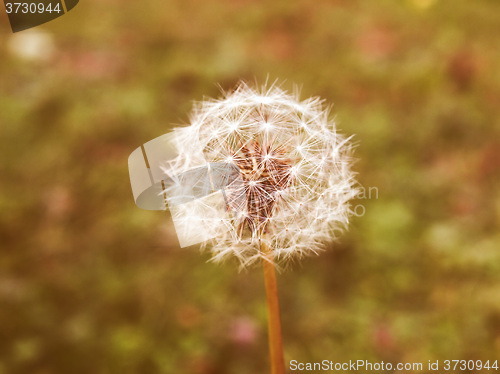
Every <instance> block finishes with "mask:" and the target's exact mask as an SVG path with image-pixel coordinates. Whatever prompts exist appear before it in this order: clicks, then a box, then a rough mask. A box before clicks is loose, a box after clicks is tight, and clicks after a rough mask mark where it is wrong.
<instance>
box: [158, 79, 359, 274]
mask: <svg viewBox="0 0 500 374" xmlns="http://www.w3.org/2000/svg"><path fill="white" fill-rule="evenodd" d="M328 114H329V113H328V109H326V108H325V107H324V106H323V101H322V100H320V99H319V98H309V99H307V100H303V101H300V99H299V97H298V94H289V93H287V92H286V91H284V90H282V89H281V88H279V87H277V86H276V85H272V86H271V87H267V88H266V87H263V88H261V89H255V88H252V87H250V86H248V85H247V84H245V83H240V84H239V85H238V87H237V88H236V89H235V90H234V91H232V92H228V93H225V94H224V96H223V97H222V98H220V99H218V100H206V101H203V102H200V103H198V104H197V105H195V108H194V109H193V113H192V115H191V124H190V125H189V126H187V127H182V128H177V129H175V130H174V134H175V135H174V136H175V143H176V146H177V149H178V150H179V152H180V153H179V155H178V156H177V157H176V158H175V159H174V160H172V161H171V162H169V164H168V166H167V168H166V172H167V173H168V174H169V175H176V174H180V173H182V172H184V171H185V170H187V169H189V168H192V167H197V166H199V165H201V164H203V163H206V162H209V163H216V162H226V163H231V164H234V165H236V166H237V168H238V170H239V172H240V175H241V178H239V179H238V180H239V181H240V183H233V184H232V185H231V184H230V185H228V186H226V188H225V196H226V197H227V210H228V211H230V212H232V214H230V215H228V216H227V218H224V220H225V221H224V227H225V230H221V231H222V232H220V234H218V236H217V237H215V238H214V239H212V240H209V241H207V242H205V243H203V247H206V248H209V249H210V250H211V252H212V253H213V259H214V260H217V261H218V260H223V259H226V258H230V257H236V258H237V259H238V260H239V261H240V262H241V264H242V265H243V266H246V265H249V264H252V263H254V262H255V261H257V260H258V259H259V258H261V257H262V253H261V250H260V248H261V245H262V241H265V242H266V244H267V245H268V247H270V248H272V250H273V253H274V257H275V260H290V259H295V258H300V257H302V256H304V255H307V254H312V253H317V252H318V251H319V250H321V249H322V248H323V247H324V245H325V243H327V242H329V241H331V240H333V239H334V238H335V237H336V235H337V233H338V232H339V231H342V229H344V228H346V225H347V223H348V220H349V216H350V215H351V209H350V204H349V201H350V200H351V199H352V198H353V197H354V196H355V195H356V194H357V192H358V190H357V188H356V187H355V186H356V185H357V183H356V181H355V178H354V173H353V171H352V170H351V164H352V159H351V150H352V146H351V143H350V142H349V139H350V138H345V137H344V136H342V135H340V134H339V133H338V132H337V130H336V127H335V123H334V122H333V121H331V120H329V119H328ZM185 219H186V220H189V216H187V217H186V218H185ZM214 224H215V223H214ZM217 224H218V225H220V222H219V221H217ZM339 229H340V230H339ZM193 230H196V228H193ZM214 231H216V228H215V227H214Z"/></svg>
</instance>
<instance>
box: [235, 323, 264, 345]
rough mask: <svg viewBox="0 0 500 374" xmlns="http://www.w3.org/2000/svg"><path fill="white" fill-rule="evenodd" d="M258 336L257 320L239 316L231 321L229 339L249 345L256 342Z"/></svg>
mask: <svg viewBox="0 0 500 374" xmlns="http://www.w3.org/2000/svg"><path fill="white" fill-rule="evenodd" d="M257 336H258V331H257V326H256V324H255V322H254V321H253V320H252V319H250V318H248V317H238V318H235V319H233V320H232V321H231V325H230V327H229V339H230V340H231V341H232V342H233V343H236V344H238V345H241V346H247V345H252V344H254V343H255V342H256V340H257Z"/></svg>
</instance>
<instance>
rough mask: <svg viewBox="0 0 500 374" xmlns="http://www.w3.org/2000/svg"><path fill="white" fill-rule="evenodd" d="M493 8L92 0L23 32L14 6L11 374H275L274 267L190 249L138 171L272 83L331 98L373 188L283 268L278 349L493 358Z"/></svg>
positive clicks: (0, 129)
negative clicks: (269, 289)
mask: <svg viewBox="0 0 500 374" xmlns="http://www.w3.org/2000/svg"><path fill="white" fill-rule="evenodd" d="M499 14H500V3H499V2H498V1H496V0H477V1H469V0H404V1H396V0H382V1H370V2H368V1H358V0H333V1H332V0H328V1H322V0H318V1H315V2H311V1H303V0H299V1H275V2H273V3H270V2H265V3H264V2H261V1H248V0H237V1H234V0H231V1H229V0H227V1H226V0H224V1H203V2H200V1H194V0H187V1H175V2H174V1H163V2H158V1H151V0H144V1H140V2H138V1H135V2H132V1H112V0H108V1H97V0H86V1H84V2H83V1H82V2H81V4H79V5H78V6H77V7H76V8H75V9H74V10H72V11H71V12H70V13H69V14H68V15H66V16H64V17H61V18H59V19H57V20H55V21H53V22H51V23H49V24H47V25H44V26H42V27H39V28H36V29H34V30H32V31H31V32H32V33H34V34H33V37H31V38H30V37H26V38H21V39H18V41H16V42H14V41H13V38H14V36H13V35H12V33H11V31H10V28H9V26H8V24H7V17H6V16H5V15H4V14H3V15H0V67H1V70H0V160H1V161H0V171H1V177H0V248H1V255H0V305H1V306H0V326H1V327H0V336H1V339H0V373H2V374H28V373H29V374H59V373H74V374H79V373H82V374H88V373H95V374H108V373H124V374H127V373H144V374H147V373H166V374H167V373H197V374H212V373H217V374H223V373H239V374H245V373H257V372H265V371H267V370H268V363H267V360H268V353H267V336H266V315H265V298H264V290H263V282H262V279H261V278H262V274H261V272H260V271H257V270H255V271H254V270H252V271H248V272H242V273H238V272H237V270H236V268H235V267H234V266H232V264H227V265H214V264H211V263H210V264H207V263H205V262H206V261H207V260H209V258H210V256H209V255H208V254H203V255H201V256H200V255H199V254H198V253H197V252H196V250H193V249H192V248H187V249H182V250H181V249H180V248H179V245H178V242H177V238H176V235H175V232H174V231H173V225H172V221H171V218H170V216H169V215H168V214H164V213H161V212H148V211H141V210H140V209H138V208H137V207H136V206H135V205H134V202H133V199H132V194H131V191H130V184H129V180H128V172H127V157H128V155H129V154H130V152H131V151H132V150H134V149H135V148H136V147H137V146H139V145H140V144H142V143H144V142H146V141H148V140H150V139H153V138H155V137H156V136H158V135H161V134H164V133H166V132H168V131H170V130H171V128H170V127H169V124H172V123H175V124H180V123H186V122H187V120H188V118H187V115H186V113H188V112H189V111H190V109H191V106H192V103H191V100H201V99H203V95H206V96H208V97H216V96H218V94H219V92H220V90H219V87H217V85H216V84H217V83H220V84H221V86H222V88H223V89H225V90H227V89H231V88H233V87H234V85H235V84H236V82H238V81H239V80H240V79H245V80H248V81H254V80H255V81H258V82H263V81H265V79H266V78H267V77H268V75H269V77H270V79H271V80H274V79H280V81H282V80H285V79H286V82H285V84H284V87H285V88H286V89H291V88H292V87H293V83H300V84H302V85H303V86H302V96H303V97H309V96H320V97H322V98H324V99H326V100H327V102H329V103H334V104H335V106H334V108H333V112H334V113H335V114H336V123H337V126H338V127H339V129H340V130H341V131H342V133H345V134H356V137H355V141H356V143H357V144H358V147H357V149H356V154H355V155H356V157H357V158H358V159H359V162H358V163H357V164H356V165H355V170H356V171H357V172H359V180H360V182H361V183H362V184H363V185H364V186H365V187H366V194H365V195H364V196H360V197H361V198H360V199H359V201H358V202H356V201H355V204H360V205H363V206H364V207H365V209H366V210H365V214H364V215H363V216H361V217H355V218H354V219H353V220H352V221H351V223H350V226H349V228H350V229H349V232H348V233H346V234H345V235H343V236H342V238H341V240H340V242H339V243H336V244H335V245H333V246H332V248H330V249H329V250H328V251H325V253H322V254H321V256H319V257H311V258H309V259H306V260H304V261H302V262H301V263H300V264H298V265H296V266H294V267H291V268H290V271H287V272H286V273H284V274H282V275H281V276H280V277H279V282H280V296H281V303H282V318H283V330H284V341H285V358H286V359H287V360H290V359H297V360H300V361H306V360H321V359H325V358H326V359H331V360H348V359H369V360H370V359H371V360H385V361H394V362H395V361H422V362H426V361H427V360H435V359H445V358H463V359H469V358H474V359H490V360H491V359H495V358H497V356H498V355H496V356H495V354H497V353H498V350H499V349H500V252H499V248H500V235H499V232H498V227H499V224H500V183H499V181H500V178H499V177H500V173H499V167H500V163H499V160H500V151H499V149H500V144H499V139H500V136H499V135H500V123H499V118H500V105H499V103H500V68H499V61H500V50H499V49H498V45H499V44H500V22H499V17H500V16H499ZM22 40H24V42H23V43H26V44H25V45H18V44H16V43H17V42H22ZM40 42H43V43H44V45H45V46H47V48H48V49H41V48H39V46H38V44H37V43H40ZM369 187H377V188H378V195H376V194H375V193H373V191H372V193H371V198H368V197H370V195H369V193H368V192H369V191H368V188H369ZM362 197H365V198H362ZM359 212H360V215H361V213H362V212H363V210H362V209H360V210H359Z"/></svg>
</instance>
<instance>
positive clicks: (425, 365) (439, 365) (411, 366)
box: [289, 360, 499, 373]
mask: <svg viewBox="0 0 500 374" xmlns="http://www.w3.org/2000/svg"><path fill="white" fill-rule="evenodd" d="M289 368H290V370H291V371H297V370H300V371H301V372H304V371H305V372H307V371H327V372H330V373H334V372H343V373H345V372H351V371H352V372H362V373H372V372H379V371H383V372H387V371H396V372H401V371H407V372H419V371H424V370H425V371H426V372H436V371H443V372H448V371H449V372H464V371H480V370H486V371H488V372H489V371H490V370H491V371H492V372H496V371H498V370H499V365H498V360H426V361H423V362H398V363H391V362H384V361H380V362H378V361H377V362H372V361H368V360H349V361H331V360H323V361H319V362H301V361H297V360H291V361H290V365H289Z"/></svg>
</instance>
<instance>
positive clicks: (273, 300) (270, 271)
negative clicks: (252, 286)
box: [261, 242, 285, 374]
mask: <svg viewBox="0 0 500 374" xmlns="http://www.w3.org/2000/svg"><path fill="white" fill-rule="evenodd" d="M261 251H262V253H263V254H264V258H263V259H262V266H263V269H264V282H265V286H266V301H267V315H268V317H267V326H268V334H269V352H270V356H271V374H285V361H284V358H283V338H282V336H281V318H280V306H279V299H278V284H277V282H276V270H275V268H274V260H273V252H272V250H271V248H270V247H269V246H268V245H266V244H265V243H263V242H261Z"/></svg>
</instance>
